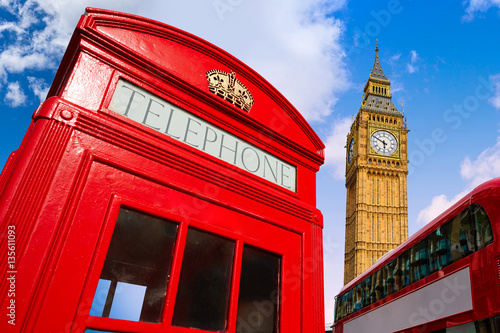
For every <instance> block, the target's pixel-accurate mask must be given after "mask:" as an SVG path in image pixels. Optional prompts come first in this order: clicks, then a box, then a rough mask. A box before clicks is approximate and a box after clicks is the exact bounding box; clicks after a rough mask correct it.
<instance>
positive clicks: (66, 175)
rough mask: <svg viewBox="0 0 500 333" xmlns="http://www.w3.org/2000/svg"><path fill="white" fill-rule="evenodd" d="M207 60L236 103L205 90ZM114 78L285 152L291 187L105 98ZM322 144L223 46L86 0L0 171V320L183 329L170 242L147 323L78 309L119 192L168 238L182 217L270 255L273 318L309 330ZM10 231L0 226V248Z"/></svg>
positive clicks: (29, 328)
mask: <svg viewBox="0 0 500 333" xmlns="http://www.w3.org/2000/svg"><path fill="white" fill-rule="evenodd" d="M213 69H217V70H222V71H224V72H227V73H229V72H231V71H234V72H235V73H236V78H237V79H238V80H240V81H241V82H242V83H243V84H244V85H245V86H246V87H247V88H248V90H249V91H250V92H251V93H252V95H253V98H254V100H255V103H254V105H253V106H252V108H251V110H250V112H247V111H244V110H242V109H240V108H238V107H236V106H234V105H233V104H232V103H230V102H228V101H226V100H224V99H222V98H220V97H219V96H217V95H215V94H213V93H212V92H210V91H209V89H208V82H207V78H206V73H207V72H208V71H210V70H213ZM119 79H123V80H126V81H128V82H131V83H132V84H134V85H136V86H138V87H140V88H142V89H144V90H147V91H148V92H149V93H151V94H153V95H155V96H158V97H160V98H162V99H164V100H167V101H168V102H170V103H172V104H174V105H176V106H177V107H179V108H182V109H184V110H186V111H187V112H189V113H190V114H193V115H195V116H196V117H198V118H199V119H203V120H204V121H206V122H208V123H210V124H211V125H213V126H215V127H217V128H220V129H222V130H224V131H226V132H228V133H231V134H232V135H234V136H236V137H238V138H239V139H240V140H242V141H245V142H248V143H249V144H251V145H253V146H255V147H258V148H260V149H261V150H263V151H265V152H267V153H269V154H271V155H273V156H275V157H277V158H279V159H280V160H283V161H285V162H286V163H289V164H290V165H293V166H295V167H296V172H297V180H296V191H290V190H289V189H286V188H283V187H281V186H278V185H276V184H274V183H272V182H270V181H268V180H265V179H263V178H261V177H259V176H256V175H254V174H252V173H250V172H247V171H245V170H242V169H240V168H238V167H235V166H233V165H231V164H230V163H227V162H225V161H223V160H221V159H218V158H216V157H213V156H210V155H208V154H206V153H204V152H202V151H200V150H198V149H195V148H193V147H191V146H189V145H187V144H185V143H183V142H179V141H178V140H175V139H173V138H171V137H169V136H167V135H165V134H163V133H159V132H158V131H156V130H154V129H152V128H149V127H146V126H144V125H142V124H139V123H137V122H134V121H132V120H130V119H128V118H126V117H124V116H122V115H119V114H117V113H115V112H112V111H110V110H109V109H108V106H109V103H110V100H111V97H112V96H113V93H114V91H115V88H116V85H117V82H118V80H119ZM323 151H324V145H323V143H322V142H321V140H320V139H319V138H318V136H317V135H316V134H315V133H314V131H313V130H312V129H311V127H310V126H309V125H308V124H307V122H306V121H305V120H304V118H303V117H302V116H301V115H300V114H299V112H298V111H297V110H296V109H295V108H294V107H293V106H292V105H291V104H290V103H289V102H288V101H287V100H286V99H285V98H284V97H283V96H282V95H281V94H280V93H279V92H278V91H277V90H276V89H275V88H273V87H272V86H271V85H270V84H269V83H268V82H267V81H265V80H264V79H263V78H262V77H261V76H259V75H258V74H257V73H256V72H254V71H253V70H252V69H250V68H249V67H248V66H246V65H244V64H243V63H241V62H240V61H239V60H237V59H235V58H234V57H232V56H231V55H229V54H228V53H226V52H224V51H222V50H220V49H218V48H217V47H215V46H213V45H211V44H209V43H207V42H206V41H203V40H201V39H199V38H197V37H195V36H193V35H190V34H188V33H185V32H183V31H180V30H178V29H175V28H173V27H170V26H167V25H165V24H162V23H159V22H155V21H152V20H149V19H145V18H141V17H137V16H133V15H128V14H123V13H117V12H112V11H106V10H100V9H93V8H88V9H87V11H86V13H85V14H84V15H83V16H82V18H81V20H80V22H79V23H78V26H77V28H76V30H75V32H74V34H73V37H72V39H71V41H70V44H69V46H68V49H67V51H66V54H65V56H64V58H63V60H62V63H61V65H60V67H59V70H58V72H57V74H56V77H55V79H54V82H53V84H52V87H51V89H50V92H49V97H48V99H47V100H46V101H45V102H44V103H43V104H42V105H41V106H40V107H39V108H38V109H37V110H36V111H35V113H34V115H33V121H32V124H31V126H30V128H29V130H28V132H27V133H26V136H25V139H24V140H23V142H22V144H21V145H20V147H19V149H18V150H17V151H16V152H14V153H12V155H11V157H10V159H9V161H8V162H7V164H6V166H5V167H4V169H3V171H2V174H1V176H0V193H1V197H0V221H1V223H2V224H1V227H2V234H3V235H7V236H8V234H9V230H12V232H11V233H12V234H13V236H12V237H11V238H14V244H15V249H14V250H15V251H13V252H15V256H14V258H15V262H13V263H11V264H13V266H11V269H9V270H6V269H5V267H8V266H7V263H8V259H7V255H6V254H4V255H2V256H1V267H2V271H1V276H2V278H1V282H0V291H1V295H3V302H2V310H1V313H2V319H1V320H0V331H1V332H36V333H40V332H83V331H84V330H85V329H86V328H93V329H99V330H112V331H116V332H165V331H168V332H191V331H193V330H191V329H186V328H180V327H174V326H171V319H172V313H173V306H174V304H175V302H174V301H175V290H176V286H177V284H178V279H179V272H180V266H181V261H182V260H181V254H182V251H180V250H179V251H177V250H176V255H175V257H174V262H173V268H172V273H171V279H170V281H169V286H168V289H167V300H166V303H165V304H166V305H165V308H164V309H165V311H164V313H163V317H162V322H161V323H158V324H151V323H142V322H130V321H122V320H116V319H109V318H101V317H90V316H89V309H90V305H91V302H92V297H93V293H94V291H95V288H96V285H97V281H98V279H99V274H100V270H101V267H102V263H103V261H104V258H105V256H106V250H107V245H108V244H109V241H110V238H111V234H112V231H113V226H114V222H115V221H116V217H117V214H118V209H119V207H120V206H128V207H132V208H134V209H138V210H141V211H143V212H146V213H149V214H153V215H156V216H159V217H163V218H167V219H170V220H173V221H177V222H178V223H179V225H180V226H181V227H180V230H181V231H180V236H179V237H180V238H179V239H178V243H179V244H181V243H182V237H185V230H186V228H187V226H195V227H197V228H200V229H203V230H206V231H209V232H212V233H215V234H218V235H221V236H224V237H227V238H230V239H234V240H235V241H236V242H237V244H240V245H238V246H237V248H239V249H240V250H238V251H239V253H240V254H241V244H243V243H245V244H250V245H253V246H257V247H259V248H262V249H265V250H267V251H271V252H274V253H277V254H279V255H281V256H282V268H281V270H282V271H281V276H282V286H281V288H282V290H281V295H280V296H281V299H282V304H281V305H280V331H281V332H287V333H293V332H316V333H317V332H321V331H322V330H323V327H324V326H323V325H324V312H323V311H324V310H323V266H322V265H323V264H322V223H323V221H322V215H321V212H320V211H319V210H318V209H317V208H316V185H315V182H316V180H315V174H316V172H317V171H318V169H319V167H320V165H321V164H322V163H323V161H324V156H323ZM183 235H184V236H183ZM11 244H13V243H12V242H9V237H3V238H2V239H1V248H2V249H4V253H5V251H7V250H5V249H7V248H8V246H9V245H11ZM181 247H182V246H181V245H179V249H180V248H181ZM238 265H241V263H239V261H238V259H236V261H235V268H234V269H235V273H234V276H233V278H232V281H233V282H232V285H233V286H232V288H231V303H230V310H229V318H228V329H227V332H234V331H235V326H236V309H237V308H236V306H237V302H236V300H237V295H238V294H237V287H236V286H237V284H238V282H239V276H238V267H239V266H238ZM8 272H9V273H8ZM11 276H14V278H15V279H14V281H15V283H14V285H12V284H11V280H7V278H8V277H11ZM12 286H14V291H12ZM9 290H10V291H11V292H12V293H13V294H12V295H11V296H8V297H7V296H5V295H8V294H9ZM11 302H14V303H15V306H14V307H15V309H14V311H13V312H12V311H11V310H9V309H7V308H8V307H9V306H10V304H11ZM9 311H10V313H14V316H13V317H12V316H11V317H8V316H7V315H8V314H9ZM12 320H13V322H14V323H15V325H12V322H11V323H9V321H12ZM197 331H198V332H201V331H200V330H197Z"/></svg>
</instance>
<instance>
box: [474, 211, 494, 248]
mask: <svg viewBox="0 0 500 333" xmlns="http://www.w3.org/2000/svg"><path fill="white" fill-rule="evenodd" d="M471 209H472V219H473V223H474V225H475V228H476V244H477V249H478V250H480V249H482V248H483V247H485V246H486V245H488V244H491V243H492V242H493V232H492V231H491V224H490V220H489V218H488V214H486V211H485V210H484V208H483V207H481V206H480V205H478V204H473V205H472V206H471Z"/></svg>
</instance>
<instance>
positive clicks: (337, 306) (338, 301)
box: [335, 296, 342, 321]
mask: <svg viewBox="0 0 500 333" xmlns="http://www.w3.org/2000/svg"><path fill="white" fill-rule="evenodd" d="M341 303H342V297H338V296H337V297H335V321H338V320H340V319H341V318H342V317H341V316H340V304H341Z"/></svg>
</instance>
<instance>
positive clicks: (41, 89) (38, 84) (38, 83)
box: [28, 76, 49, 102]
mask: <svg viewBox="0 0 500 333" xmlns="http://www.w3.org/2000/svg"><path fill="white" fill-rule="evenodd" d="M28 82H29V86H30V89H31V90H33V92H34V93H35V96H36V97H38V99H39V101H40V102H43V101H44V100H45V97H47V93H48V92H49V85H48V84H47V82H45V80H44V79H40V78H36V77H32V76H29V77H28Z"/></svg>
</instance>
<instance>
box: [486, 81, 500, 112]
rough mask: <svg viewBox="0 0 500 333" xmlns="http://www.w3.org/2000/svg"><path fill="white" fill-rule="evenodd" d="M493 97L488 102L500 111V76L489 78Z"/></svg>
mask: <svg viewBox="0 0 500 333" xmlns="http://www.w3.org/2000/svg"><path fill="white" fill-rule="evenodd" d="M490 81H491V85H492V88H493V90H494V95H493V97H491V98H490V99H489V100H488V101H489V102H490V103H491V104H492V105H493V106H494V107H495V108H496V109H500V74H497V75H492V76H490Z"/></svg>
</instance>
